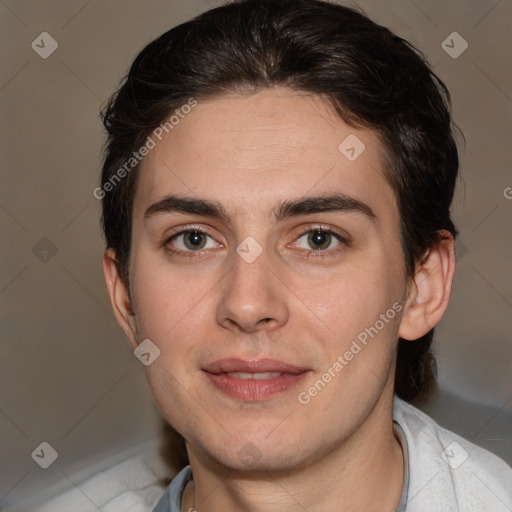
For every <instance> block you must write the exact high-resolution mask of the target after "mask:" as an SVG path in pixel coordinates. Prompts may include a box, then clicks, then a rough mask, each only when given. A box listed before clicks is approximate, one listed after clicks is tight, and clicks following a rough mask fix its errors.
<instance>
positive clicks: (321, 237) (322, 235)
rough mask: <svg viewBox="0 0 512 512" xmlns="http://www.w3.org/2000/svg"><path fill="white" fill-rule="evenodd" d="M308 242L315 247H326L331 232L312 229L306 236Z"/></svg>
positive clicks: (329, 240)
mask: <svg viewBox="0 0 512 512" xmlns="http://www.w3.org/2000/svg"><path fill="white" fill-rule="evenodd" d="M308 243H309V244H311V245H316V247H315V248H316V249H320V250H323V249H326V248H327V247H329V245H330V243H331V234H330V233H326V232H325V231H313V232H311V233H310V234H309V236H308Z"/></svg>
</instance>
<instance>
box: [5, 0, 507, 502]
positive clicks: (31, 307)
mask: <svg viewBox="0 0 512 512" xmlns="http://www.w3.org/2000/svg"><path fill="white" fill-rule="evenodd" d="M219 3H220V2H214V1H213V0H211V1H206V0H190V1H186V2H185V1H174V0H167V1H160V0H151V1H145V2H143V1H134V0H131V1H126V0H125V1H121V0H108V1H106V0H103V1H100V0H89V1H87V0H85V1H84V0H70V1H66V2H64V1H58V0H44V1H37V2H36V1H27V0H0V34H2V38H3V45H2V49H1V50H0V59H1V65H0V112H1V116H2V123H1V128H0V129H1V133H0V148H1V152H2V159H1V162H2V167H1V189H0V225H1V233H2V241H3V243H2V264H1V270H0V308H1V309H0V312H1V313H0V314H1V326H2V344H1V353H0V461H1V463H0V507H1V506H8V505H12V504H14V503H16V502H19V500H21V499H22V498H24V497H27V496H35V495H37V493H40V496H41V499H43V498H44V497H45V496H48V495H49V494H51V493H54V492H56V491H55V489H59V490H62V489H64V488H69V487H71V486H73V485H75V484H74V483H73V482H75V483H76V485H78V484H79V480H80V478H82V477H83V476H84V475H87V474H90V473H92V472H93V471H96V470H98V469H99V468H102V467H106V466H108V465H109V464H111V463H113V462H114V461H116V460H121V459H122V458H125V457H127V456H128V455H129V454H131V453H135V452H138V451H139V452H140V451H141V450H145V449H146V448H145V445H144V443H146V442H148V441H151V440H156V441H157V438H158V430H159V425H160V422H159V415H158V413H157V411H156V408H155V406H154V402H153V400H152V398H151V395H150V393H149V390H148V387H147V385H146V383H145V378H144V372H143V366H142V365H141V364H140V363H139V361H138V360H137V359H136V358H135V357H134V356H133V352H132V350H131V348H130V345H129V343H128V341H127V340H125V338H124V336H123V334H122V332H121V331H120V329H119V328H118V327H117V324H116V323H115V321H114V318H113V315H112V313H111V311H110V305H109V302H108V297H107V293H106V290H105V286H104V283H103V276H102V271H101V254H102V250H103V241H102V238H101V233H100V229H99V206H100V205H99V201H98V200H97V199H95V198H94V197H93V195H92V191H93V189H94V188H95V187H96V186H97V181H98V173H99V168H100V162H101V148H102V143H103V132H102V127H101V124H100V120H99V117H98V112H99V109H100V107H101V106H102V105H104V103H105V101H106V100H107V98H108V97H109V96H110V95H111V93H113V91H114V89H115V87H116V85H117V84H118V83H119V81H120V79H121V78H122V77H123V76H124V74H125V73H126V71H127V68H128V66H129V64H130V63H131V61H132V60H133V58H134V57H135V56H136V54H137V53H138V52H139V51H140V50H141V49H142V47H143V46H144V45H145V44H147V43H148V42H149V41H150V40H152V39H153V38H155V37H156V36H157V35H160V34H161V33H162V32H164V31H166V30H168V29H169V28H171V27H172V26H174V25H176V24H179V23H181V22H183V21H185V20H186V19H188V18H189V17H191V16H193V15H195V14H198V13H200V12H202V11H204V10H205V9H208V8H209V7H210V6H214V5H218V4H219ZM358 5H360V6H361V7H362V8H363V9H365V10H366V12H367V13H368V14H369V15H370V17H372V18H373V19H374V20H376V21H377V22H379V23H381V24H384V25H386V26H388V27H389V28H391V29H392V30H394V31H396V32H397V33H398V34H399V35H401V36H402V37H405V38H406V39H409V40H410V41H411V42H413V43H414V44H415V45H416V46H418V47H419V48H420V49H422V50H423V51H424V53H425V54H426V56H427V58H428V59H429V60H430V62H431V63H432V64H433V66H434V68H435V71H436V72H437V73H438V74H439V75H440V77H441V78H442V79H443V80H444V81H445V82H446V84H447V85H448V87H449V88H450V90H451V92H452V95H453V106H454V117H455V120H456V122H457V123H458V124H459V126H460V127H461V128H462V130H463V132H464V134H465V136H466V145H465V147H462V148H461V149H462V151H461V157H462V176H463V179H462V181H461V184H460V186H459V189H458V191H457V199H456V203H455V210H454V211H455V219H456V222H457V224H458V227H459V229H460V240H459V242H458V250H459V255H458V270H457V277H456V280H455V286H454V291H453V298H452V302H451V305H450V307H449V311H448V314H447V315H446V317H445V318H444V319H443V321H442V324H441V326H440V328H439V329H438V337H437V338H438V345H437V346H438V354H439V365H440V386H441V389H440V391H439V393H437V395H436V396H435V398H434V399H433V400H432V401H431V402H430V403H429V404H428V405H426V406H425V410H427V411H428V412H429V413H430V414H431V415H433V416H434V417H435V418H436V419H437V421H439V422H440V423H441V424H442V425H443V426H446V427H448V428H450V429H452V430H455V431H457V432H459V433H461V434H462V435H463V436H465V437H467V438H468V439H470V440H472V441H473V442H475V443H478V444H480V445H482V446H484V447H486V448H487V449H489V450H491V451H493V452H495V453H497V454H499V455H500V456H501V457H503V458H504V459H505V460H507V461H508V462H509V463H512V381H511V379H512V377H511V375H512V371H511V370H512V343H511V332H512V331H511V327H512V315H511V313H512V286H511V284H512V272H511V271H510V269H511V265H510V262H511V261H512V251H511V248H512V244H511V233H512V229H511V228H512V222H511V213H512V200H510V199H507V197H506V195H508V197H512V189H510V188H507V187H512V175H511V172H510V169H511V140H512V138H511V105H512V101H511V98H512V83H511V78H512V73H511V68H510V55H511V49H512V48H511V47H512V45H511V33H512V30H511V28H512V27H511V20H512V1H511V0H499V1H498V0H478V1H476V0H474V1H460V0H459V1H450V2H449V3H448V2H446V1H444V0H436V1H424V2H420V0H415V1H412V0H388V1H377V0H364V1H360V2H359V3H358ZM44 31H46V32H49V33H50V34H51V36H52V37H53V38H54V39H55V40H56V41H57V42H58V45H59V46H58V49H57V50H56V51H55V52H54V53H53V54H52V55H51V56H50V57H49V58H47V59H42V58H41V57H40V56H39V55H38V54H37V53H36V52H35V51H34V50H33V49H32V48H31V43H32V41H34V40H35V39H36V37H37V36H38V35H39V34H40V33H42V32H44ZM454 31H455V32H458V33H459V34H460V35H461V36H462V37H463V38H464V39H465V40H466V41H467V42H468V44H469V47H468V49H467V50H466V51H465V52H464V53H463V54H462V55H460V56H459V57H458V58H456V59H454V58H452V57H451V56H449V55H448V54H447V53H446V52H445V51H444V50H443V48H442V46H441V43H442V41H444V40H445V39H446V38H447V36H448V35H449V34H451V33H452V32H454ZM454 44H455V43H454ZM457 44H458V43H457ZM456 48H457V47H456ZM507 191H508V192H510V193H508V192H507ZM41 239H43V240H41ZM46 239H48V240H49V241H51V242H49V241H48V240H46ZM55 249H56V250H57V252H56V253H55V254H53V251H54V250H55ZM42 441H47V442H49V443H50V444H51V445H52V446H53V447H54V448H55V449H56V450H57V451H58V453H59V458H58V460H57V461H56V462H55V463H54V464H53V465H52V466H51V467H50V468H48V469H46V470H43V469H41V468H40V467H39V466H38V465H36V464H35V462H34V461H33V460H32V458H31V453H32V451H33V450H34V449H35V448H36V447H37V446H38V445H39V444H40V443H41V442H42ZM141 446H143V447H142V448H141ZM52 486H56V487H52Z"/></svg>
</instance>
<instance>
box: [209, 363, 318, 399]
mask: <svg viewBox="0 0 512 512" xmlns="http://www.w3.org/2000/svg"><path fill="white" fill-rule="evenodd" d="M203 371H204V373H205V375H206V376H207V377H208V378H209V380H210V382H211V383H212V384H213V385H214V387H215V388H216V389H218V390H219V391H222V392H223V393H224V394H226V395H228V396H231V397H233V398H238V399H241V400H244V401H249V402H256V401H262V400H266V399H268V398H270V397H272V396H274V395H276V394H278V393H281V392H284V391H286V390H289V389H292V388H295V387H296V386H298V385H299V383H300V381H302V380H303V379H304V378H305V377H306V375H307V374H308V373H309V371H310V370H309V369H307V368H304V367H300V366H295V365H292V364H290V363H286V362H284V361H280V360H277V359H259V360H255V361H245V360H243V359H237V358H231V359H220V360H218V361H215V362H213V363H211V364H208V365H206V366H205V367H204V368H203ZM230 373H232V374H239V373H273V374H276V373H279V375H274V376H272V377H270V378H258V379H254V378H249V379H246V378H240V376H238V375H228V374H230Z"/></svg>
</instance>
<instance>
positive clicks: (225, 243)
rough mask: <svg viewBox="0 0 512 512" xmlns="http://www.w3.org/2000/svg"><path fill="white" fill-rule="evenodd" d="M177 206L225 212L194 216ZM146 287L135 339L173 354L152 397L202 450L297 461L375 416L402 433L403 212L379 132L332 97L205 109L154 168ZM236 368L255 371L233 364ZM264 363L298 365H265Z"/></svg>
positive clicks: (139, 293) (136, 257)
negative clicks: (397, 411) (395, 421)
mask: <svg viewBox="0 0 512 512" xmlns="http://www.w3.org/2000/svg"><path fill="white" fill-rule="evenodd" d="M354 135H355V136H356V137H357V138H358V139H359V141H361V142H362V143H363V144H364V146H365V149H364V151H363V152H362V153H361V154H360V155H359V156H357V154H358V152H360V151H361V149H362V146H360V145H358V144H359V143H358V142H357V140H356V139H355V138H354V137H353V136H354ZM349 136H351V138H349V139H348V141H347V142H346V143H344V144H342V143H343V141H345V139H347V137H349ZM340 144H341V149H340V148H339V147H340ZM351 148H354V151H352V150H351ZM347 156H348V157H350V158H347ZM354 156H357V158H355V159H354ZM168 196H175V197H174V201H167V203H162V200H164V199H165V198H167V197H168ZM326 197H331V198H336V200H332V201H330V202H329V201H325V200H323V201H322V200H319V198H326ZM177 198H178V199H189V200H197V201H207V202H211V203H214V205H216V206H217V207H220V208H221V209H222V212H223V215H222V216H219V215H209V214H207V213H212V214H213V213H215V212H214V211H206V210H203V211H200V210H197V209H196V210H191V209H190V208H189V211H188V212H186V211H183V209H184V208H182V207H180V208H181V210H182V211H177V210H176V209H175V208H174V207H173V206H172V205H176V204H178V202H177V201H176V199H177ZM340 198H341V200H340ZM306 199H311V201H310V202H309V203H304V200H306ZM291 203H299V204H298V205H296V207H290V206H289V205H290V204H291ZM155 205H156V206H155ZM197 205H198V203H196V204H195V205H192V206H194V207H196V208H197ZM283 205H284V206H283ZM189 206H191V203H189ZM308 206H309V209H308ZM150 207H152V208H150ZM194 211H195V213H194ZM194 230H195V231H194ZM183 231H185V232H187V231H188V233H185V234H183ZM198 232H199V233H198ZM180 233H181V234H180ZM173 251H174V252H173ZM130 286H131V293H132V299H133V307H134V311H135V317H134V322H135V324H134V325H135V327H134V331H136V338H137V340H138V342H141V341H142V340H144V339H146V338H149V339H150V340H151V341H152V342H153V343H154V344H155V345H157V346H158V348H159V349H160V351H161V353H160V357H158V358H157V359H156V360H155V361H154V362H153V363H152V364H151V365H150V366H148V367H147V372H148V379H149V382H150V386H151V388H152V390H153V393H154V395H155V398H156V401H157V403H158V405H159V407H160V408H161V410H162V412H163V414H164V415H165V416H166V417H167V419H168V420H169V421H170V423H171V424H172V425H173V426H174V427H175V428H176V429H177V430H178V431H179V432H181V433H182V434H183V435H184V436H185V438H186V439H187V441H188V442H189V448H191V449H192V451H193V452H195V453H199V452H203V453H204V452H206V453H208V454H209V455H211V456H213V457H214V458H215V459H216V460H218V461H221V462H222V463H223V464H225V465H227V466H228V467H233V468H243V467H244V465H245V464H246V462H247V460H249V459H252V461H253V464H255V465H256V466H257V467H261V468H272V469H277V468H291V467H294V466H295V465H297V464H300V463H303V462H304V461H306V460H308V459H309V460H313V459H315V458H320V457H322V456H323V455H324V454H326V453H328V452H329V450H331V449H332V447H334V446H338V445H339V444H340V443H342V442H343V441H344V440H346V439H347V438H348V437H349V435H350V434H351V433H352V432H353V431H354V430H355V429H357V428H358V427H359V426H360V425H361V424H362V423H363V422H364V421H365V420H367V419H368V418H369V417H370V416H371V415H373V416H375V414H377V413H375V411H380V412H378V414H379V415H380V416H379V418H378V419H375V418H374V419H373V420H372V421H375V422H378V421H384V420H385V421H386V422H390V419H389V417H388V416H386V415H385V414H383V411H384V410H386V412H390V411H391V400H392V396H393V390H392V374H393V370H394V359H395V357H394V354H395V348H396V342H397V337H398V329H399V325H400V317H401V314H399V313H398V312H397V311H398V310H399V309H400V308H401V306H399V307H397V304H400V305H401V303H402V301H403V298H404V296H405V294H406V289H407V280H406V276H405V268H404V261H403V254H402V249H401V245H400V222H399V214H398V210H397V206H396V201H395V197H394V194H393V191H392V189H391V187H390V186H389V184H388V183H387V181H386V180H385V179H384V175H383V149H382V146H381V144H380V142H379V141H378V139H377V136H376V135H375V134H374V133H372V132H370V131H368V130H357V129H354V128H352V127H350V126H348V125H347V124H345V123H344V122H343V121H342V120H341V119H340V118H339V116H338V115H336V114H335V113H334V112H333V110H332V109H331V108H329V107H328V106H327V104H326V103H325V102H324V101H322V100H321V99H320V98H319V97H314V96H304V95H299V94H297V93H294V92H293V91H290V90H288V89H276V90H265V91H264V92H260V93H258V94H255V95H248V96H240V95H230V96H224V97H221V98H218V99H214V100H210V101H206V100H204V101H199V103H198V105H197V107H196V108H195V109H193V111H192V112H191V113H190V114H189V115H188V116H187V117H186V118H185V119H181V120H180V123H179V125H177V126H176V127H175V128H174V129H173V130H172V131H171V132H170V133H169V134H168V135H166V137H165V138H164V139H163V140H162V141H161V142H159V143H158V144H157V146H156V147H155V148H154V149H153V150H152V151H151V152H150V154H149V155H148V156H147V157H146V159H145V160H144V162H143V165H142V168H141V173H140V176H139V181H138V186H137V193H136V197H135V202H134V211H133V233H132V252H131V260H130ZM394 304H395V313H396V314H393V315H392V314H391V313H390V312H389V310H390V309H393V305H394ZM361 333H366V344H364V343H363V342H362V341H361V340H362V339H364V338H365V336H364V335H362V334H361ZM369 333H371V335H370V334H369ZM358 336H359V338H358ZM354 341H356V344H357V346H358V347H359V350H358V349H357V348H356V346H355V345H354V344H353V342H354ZM347 351H348V352H351V353H352V357H350V356H348V357H347V356H345V354H346V353H347ZM339 356H341V360H340V358H339ZM233 358H234V359H236V360H241V361H242V362H246V363H247V362H249V363H247V365H246V366H244V364H243V363H240V362H239V361H238V362H237V361H235V362H234V363H233V362H232V363H231V366H229V364H228V365H227V366H226V365H224V364H223V363H222V362H221V363H218V361H220V360H226V359H233ZM263 359H267V360H268V359H271V360H277V361H280V362H282V363H286V364H287V365H292V366H293V367H295V369H293V368H292V369H290V368H283V367H282V365H281V364H280V363H276V362H274V363H273V364H270V363H268V364H267V363H264V364H263V365H262V366H261V367H259V368H258V367H252V366H251V362H254V361H261V360H263ZM336 361H338V363H339V364H338V365H336V364H335V363H336ZM341 361H344V362H343V363H342V362H341ZM340 365H341V369H340ZM329 369H330V371H329ZM233 372H234V373H233ZM240 372H242V373H254V372H259V373H261V372H264V373H265V372H271V373H270V375H264V374H263V375H256V377H261V379H251V380H249V379H246V378H244V377H248V376H247V375H240ZM326 372H328V373H329V375H330V376H331V378H330V379H329V378H328V377H325V373H326ZM228 373H229V375H228ZM276 373H277V374H282V375H280V376H277V375H276ZM252 377H255V375H252ZM319 380H321V381H322V383H323V384H322V383H321V384H318V382H317V381H319ZM315 382H317V385H316V388H315ZM312 387H313V388H315V389H316V392H315V391H314V390H313V391H311V388H312Z"/></svg>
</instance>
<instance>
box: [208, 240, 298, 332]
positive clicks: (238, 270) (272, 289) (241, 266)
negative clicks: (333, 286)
mask: <svg viewBox="0 0 512 512" xmlns="http://www.w3.org/2000/svg"><path fill="white" fill-rule="evenodd" d="M233 259H234V262H233V267H232V271H231V272H230V273H229V274H228V276H227V279H226V280H225V282H224V285H223V288H222V290H221V296H220V299H219V302H218V306H217V311H216V316H217V322H218V323H219V324H220V325H222V326H223V327H225V328H227V329H230V330H238V331H240V332H245V333H254V332H257V331H259V330H267V331H274V330H276V329H278V328H280V327H282V326H283V325H285V324H286V323H287V321H288V318H289V304H288V302H287V301H288V300H289V297H288V296H287V293H286V287H285V286H284V285H283V283H282V281H280V280H279V279H278V278H277V276H276V273H277V270H274V269H272V268H271V267H270V264H271V261H270V258H269V257H268V254H267V252H266V251H265V250H264V251H263V252H262V254H260V256H259V257H258V258H257V259H256V260H255V261H252V262H251V263H248V262H247V261H245V260H244V259H243V258H242V257H240V256H239V255H238V254H234V256H233Z"/></svg>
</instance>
